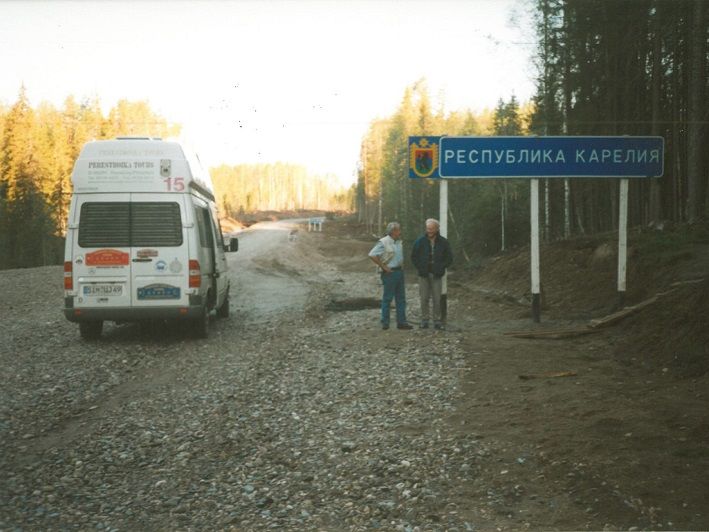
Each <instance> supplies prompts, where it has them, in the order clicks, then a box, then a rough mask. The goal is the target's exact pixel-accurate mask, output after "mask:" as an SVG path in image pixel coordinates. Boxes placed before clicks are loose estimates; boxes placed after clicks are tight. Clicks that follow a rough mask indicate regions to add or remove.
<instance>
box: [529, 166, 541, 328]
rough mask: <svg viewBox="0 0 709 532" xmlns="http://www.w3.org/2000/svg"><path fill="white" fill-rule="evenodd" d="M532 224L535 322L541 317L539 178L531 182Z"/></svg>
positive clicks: (530, 205)
mask: <svg viewBox="0 0 709 532" xmlns="http://www.w3.org/2000/svg"><path fill="white" fill-rule="evenodd" d="M529 210H530V225H531V228H532V230H531V232H532V239H531V244H530V248H531V264H532V318H533V319H534V322H535V323H539V321H540V319H541V298H540V286H541V282H540V275H539V179H532V180H531V182H530V202H529Z"/></svg>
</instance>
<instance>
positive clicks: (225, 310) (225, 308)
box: [217, 294, 229, 318]
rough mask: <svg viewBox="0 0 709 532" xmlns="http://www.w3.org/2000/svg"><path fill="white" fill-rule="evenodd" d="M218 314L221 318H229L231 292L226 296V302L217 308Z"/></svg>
mask: <svg viewBox="0 0 709 532" xmlns="http://www.w3.org/2000/svg"><path fill="white" fill-rule="evenodd" d="M217 316H218V317H220V318H228V317H229V294H227V295H226V297H225V298H224V302H223V303H222V305H221V306H220V307H219V308H218V309H217Z"/></svg>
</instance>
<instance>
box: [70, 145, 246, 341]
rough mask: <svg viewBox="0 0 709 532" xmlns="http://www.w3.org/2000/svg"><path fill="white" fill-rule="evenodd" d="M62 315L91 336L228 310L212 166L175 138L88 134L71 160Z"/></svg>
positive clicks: (198, 330)
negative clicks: (126, 324)
mask: <svg viewBox="0 0 709 532" xmlns="http://www.w3.org/2000/svg"><path fill="white" fill-rule="evenodd" d="M71 177H72V183H73V186H74V193H73V196H72V198H71V207H70V209H69V220H68V230H67V235H66V248H65V258H64V261H65V262H64V315H65V316H66V318H67V319H68V320H69V321H72V322H77V323H78V324H79V330H80V332H81V336H82V337H84V338H86V339H95V338H98V337H99V336H100V335H101V331H102V329H103V322H104V321H106V320H110V321H120V322H122V321H141V320H154V319H161V320H162V319H179V320H188V321H189V322H190V323H191V325H192V327H193V331H194V333H195V335H196V336H198V337H202V338H204V337H206V336H207V326H208V323H209V312H210V311H211V310H212V309H216V311H217V315H218V316H220V317H227V316H228V315H229V277H228V275H227V260H226V256H225V251H236V250H237V248H238V240H237V239H235V238H234V239H232V241H231V242H230V243H229V246H225V245H224V241H223V238H222V232H221V229H220V227H219V218H218V216H217V207H216V203H215V200H214V192H213V190H212V183H211V179H210V177H209V173H208V172H207V170H206V169H205V168H204V167H203V166H202V164H201V163H200V161H199V158H198V157H197V156H196V154H193V153H191V152H189V151H187V150H185V149H184V148H183V147H182V146H181V145H180V144H179V143H177V142H167V141H163V140H160V139H153V138H135V137H130V138H118V139H116V140H104V141H95V142H89V143H87V144H86V145H85V146H84V147H83V149H82V150H81V153H80V155H79V158H78V159H77V160H76V164H75V165H74V171H73V173H72V176H71Z"/></svg>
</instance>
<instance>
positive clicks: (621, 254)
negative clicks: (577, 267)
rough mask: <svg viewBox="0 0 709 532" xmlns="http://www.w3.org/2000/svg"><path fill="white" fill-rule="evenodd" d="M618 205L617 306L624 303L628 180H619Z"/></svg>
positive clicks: (621, 305) (626, 258)
mask: <svg viewBox="0 0 709 532" xmlns="http://www.w3.org/2000/svg"><path fill="white" fill-rule="evenodd" d="M618 203H619V206H618V210H619V212H618V306H619V307H620V308H622V307H623V306H624V305H625V277H626V271H627V260H628V180H627V179H621V180H620V200H619V202H618Z"/></svg>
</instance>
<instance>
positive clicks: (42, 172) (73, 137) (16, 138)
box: [0, 87, 179, 268]
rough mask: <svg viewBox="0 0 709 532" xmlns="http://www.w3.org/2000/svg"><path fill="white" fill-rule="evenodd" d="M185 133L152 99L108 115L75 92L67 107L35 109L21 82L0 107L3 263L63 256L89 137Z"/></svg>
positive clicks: (121, 104) (126, 104) (125, 105)
mask: <svg viewBox="0 0 709 532" xmlns="http://www.w3.org/2000/svg"><path fill="white" fill-rule="evenodd" d="M178 132H179V126H177V125H174V124H168V123H167V121H166V120H165V119H164V118H162V117H160V116H159V115H157V114H155V113H154V112H153V111H152V110H151V109H150V107H149V105H148V104H147V103H146V102H128V101H125V100H122V101H120V102H118V104H116V106H115V107H114V108H113V109H111V110H110V111H109V114H108V117H104V116H103V114H102V112H101V108H100V106H99V102H98V101H97V100H87V101H84V102H83V103H81V104H78V103H76V101H75V99H74V98H73V97H72V96H70V97H68V98H67V99H66V100H65V102H64V107H63V108H62V109H56V108H55V107H53V106H52V105H50V104H48V103H41V104H40V105H39V106H38V107H37V108H32V106H31V105H30V103H29V100H28V98H27V94H26V90H25V88H24V87H22V88H21V89H20V92H19V94H18V98H17V101H16V102H15V103H14V104H13V105H12V106H11V107H9V108H6V107H3V106H0V268H20V267H30V266H40V265H44V264H58V263H60V262H61V261H62V257H63V235H64V233H65V231H66V218H67V214H68V207H69V201H70V198H71V172H72V169H73V165H74V161H75V160H76V158H77V156H78V155H79V151H80V150H81V147H82V146H83V145H84V144H85V143H86V142H87V141H88V140H92V139H96V140H98V139H104V138H112V137H114V136H118V135H132V134H140V135H150V136H169V135H173V134H177V133H178Z"/></svg>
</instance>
